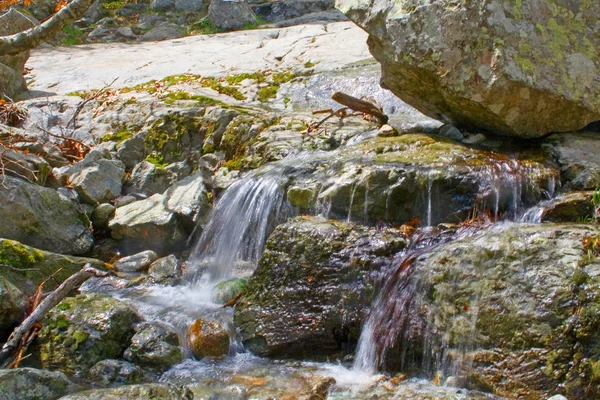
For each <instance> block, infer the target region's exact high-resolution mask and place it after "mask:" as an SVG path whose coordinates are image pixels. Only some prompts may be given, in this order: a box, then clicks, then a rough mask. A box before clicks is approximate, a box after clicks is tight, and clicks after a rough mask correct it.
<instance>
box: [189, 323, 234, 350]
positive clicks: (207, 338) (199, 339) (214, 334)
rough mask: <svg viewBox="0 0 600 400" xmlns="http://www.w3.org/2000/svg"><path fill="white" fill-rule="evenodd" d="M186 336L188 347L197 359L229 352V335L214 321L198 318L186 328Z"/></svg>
mask: <svg viewBox="0 0 600 400" xmlns="http://www.w3.org/2000/svg"><path fill="white" fill-rule="evenodd" d="M186 336H187V343H188V347H189V348H190V350H191V351H192V353H194V355H195V356H196V357H197V358H199V359H201V358H204V357H223V356H226V355H227V353H228V352H229V333H228V332H227V331H226V330H225V328H224V327H223V326H222V325H221V324H220V323H218V322H216V321H211V320H207V319H204V318H199V319H197V320H196V321H194V323H193V324H192V325H190V326H189V327H188V330H187V333H186Z"/></svg>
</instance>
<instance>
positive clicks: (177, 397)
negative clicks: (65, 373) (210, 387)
mask: <svg viewBox="0 0 600 400" xmlns="http://www.w3.org/2000/svg"><path fill="white" fill-rule="evenodd" d="M193 398H194V396H193V394H192V392H191V391H190V390H189V389H187V388H185V387H184V388H179V387H177V386H175V385H171V384H168V383H146V384H141V385H127V386H121V387H118V388H114V389H92V390H86V391H85V392H80V393H77V394H73V395H70V396H65V397H63V398H61V400H106V399H119V400H138V399H148V400H193Z"/></svg>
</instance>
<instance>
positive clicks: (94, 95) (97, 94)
mask: <svg viewBox="0 0 600 400" xmlns="http://www.w3.org/2000/svg"><path fill="white" fill-rule="evenodd" d="M117 79H119V78H118V77H117V78H115V79H113V81H112V82H111V83H109V84H108V85H105V86H103V87H102V88H100V89H98V90H96V91H95V92H93V93H91V94H90V95H89V96H87V97H86V98H85V99H84V100H83V101H82V102H81V103H79V104H78V105H77V108H76V109H75V112H74V113H73V116H71V119H69V121H68V122H67V124H66V125H65V128H69V125H71V123H73V130H75V122H76V120H77V116H78V115H79V113H80V112H81V110H82V109H83V107H85V105H86V104H87V103H89V102H90V101H92V100H95V99H97V98H98V97H100V96H102V95H103V94H104V92H106V91H107V90H108V89H109V88H110V87H111V86H112V85H113V84H114V83H115V82H116V81H117Z"/></svg>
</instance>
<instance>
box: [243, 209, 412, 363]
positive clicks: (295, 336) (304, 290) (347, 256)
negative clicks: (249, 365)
mask: <svg viewBox="0 0 600 400" xmlns="http://www.w3.org/2000/svg"><path fill="white" fill-rule="evenodd" d="M405 245H406V240H405V239H404V238H403V237H402V235H401V233H400V232H399V231H397V230H394V229H386V230H377V229H374V228H367V227H363V226H360V225H353V224H347V223H342V222H339V221H333V220H324V219H321V218H316V217H299V218H295V219H292V220H290V221H289V222H287V223H285V224H282V225H280V226H278V227H277V228H276V229H275V231H274V232H273V233H272V234H271V236H270V237H269V240H268V241H267V244H266V249H265V252H264V254H263V257H262V258H261V260H260V262H259V264H258V267H257V269H256V271H254V274H253V275H252V277H251V278H250V280H249V281H248V284H247V285H246V289H245V294H244V296H242V297H241V298H240V300H239V301H238V303H237V304H236V307H235V312H234V321H235V326H236V327H237V328H238V330H239V333H240V336H241V339H242V341H243V343H244V347H245V348H246V349H248V350H250V351H252V352H253V353H255V354H257V355H260V356H269V357H311V356H312V357H316V356H318V357H323V356H327V355H332V354H335V353H337V352H338V351H340V350H344V349H345V350H346V351H350V350H351V349H350V348H348V345H351V344H353V343H356V341H357V340H358V337H359V335H360V330H361V325H362V322H363V318H364V315H365V312H366V311H367V310H368V308H369V306H370V305H371V302H372V300H373V296H374V290H375V287H376V285H377V278H376V276H377V274H378V272H379V271H381V270H382V269H383V268H385V267H386V266H387V265H388V263H389V262H390V260H389V257H390V256H392V255H394V254H396V253H397V252H398V251H399V250H401V249H402V248H404V246H405Z"/></svg>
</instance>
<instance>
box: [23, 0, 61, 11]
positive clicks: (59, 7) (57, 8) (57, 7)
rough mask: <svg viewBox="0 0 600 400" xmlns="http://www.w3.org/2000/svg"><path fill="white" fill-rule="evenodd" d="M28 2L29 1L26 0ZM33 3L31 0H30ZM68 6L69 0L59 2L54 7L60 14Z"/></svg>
mask: <svg viewBox="0 0 600 400" xmlns="http://www.w3.org/2000/svg"><path fill="white" fill-rule="evenodd" d="M26 1H27V0H26ZM29 1H31V0H29ZM66 6H67V0H58V1H57V2H56V5H55V6H54V12H59V11H60V10H62V9H63V8H65V7H66Z"/></svg>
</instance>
